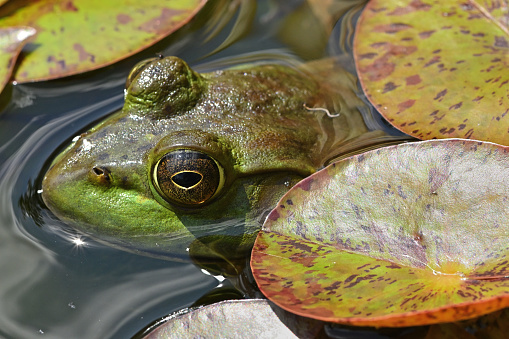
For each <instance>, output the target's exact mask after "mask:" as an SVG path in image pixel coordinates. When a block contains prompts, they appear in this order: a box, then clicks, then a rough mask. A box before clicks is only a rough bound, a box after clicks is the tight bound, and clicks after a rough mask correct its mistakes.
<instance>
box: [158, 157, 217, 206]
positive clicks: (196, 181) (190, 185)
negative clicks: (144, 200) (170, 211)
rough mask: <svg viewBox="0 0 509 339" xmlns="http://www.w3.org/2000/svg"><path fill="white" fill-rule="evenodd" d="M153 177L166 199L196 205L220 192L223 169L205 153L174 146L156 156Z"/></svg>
mask: <svg viewBox="0 0 509 339" xmlns="http://www.w3.org/2000/svg"><path fill="white" fill-rule="evenodd" d="M153 179H154V183H155V186H156V187H157V189H158V191H159V193H160V194H161V195H162V196H163V197H164V198H165V199H166V200H168V201H170V202H175V203H177V204H180V205H188V206H189V205H199V204H203V203H205V202H207V201H209V200H210V199H211V198H213V197H214V196H215V195H217V194H218V193H219V191H220V190H221V188H222V187H223V185H224V170H223V167H222V166H221V165H220V164H219V163H218V162H217V161H216V160H214V159H213V158H211V157H209V156H208V155H207V154H205V153H202V152H198V151H193V150H187V149H177V150H174V151H172V152H169V153H166V154H165V155H164V156H163V157H162V158H161V159H160V160H159V162H158V163H157V164H156V166H155V167H154V173H153Z"/></svg>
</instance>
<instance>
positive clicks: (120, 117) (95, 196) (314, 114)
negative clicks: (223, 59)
mask: <svg viewBox="0 0 509 339" xmlns="http://www.w3.org/2000/svg"><path fill="white" fill-rule="evenodd" d="M329 76H330V74H329ZM127 85H128V86H127V89H126V96H125V105H124V108H123V109H122V111H120V112H118V113H115V114H114V115H112V116H110V117H108V118H107V119H105V120H104V121H102V122H101V123H99V124H98V125H97V126H95V127H94V128H92V129H91V130H89V131H87V132H86V133H84V134H82V135H81V136H79V137H77V138H75V142H74V143H73V144H72V145H71V146H69V147H68V148H67V149H66V150H65V151H64V152H63V153H62V154H60V155H59V156H58V157H57V159H55V161H54V162H53V164H52V167H51V168H50V170H49V171H48V172H47V174H46V176H45V178H44V181H43V185H42V186H43V199H44V201H45V203H46V204H47V206H48V207H49V208H50V210H51V211H53V212H54V214H55V215H56V216H58V217H59V218H60V219H62V220H64V221H66V222H69V223H71V224H72V225H74V226H75V227H77V228H78V229H80V230H82V231H84V232H85V233H88V234H91V235H92V236H95V237H97V238H99V239H102V240H105V241H107V242H110V243H113V244H117V245H119V246H121V247H123V248H127V249H130V250H133V251H142V252H147V251H148V252H151V254H152V255H161V254H162V255H165V254H168V253H170V254H172V255H179V254H183V253H185V250H186V248H187V247H189V244H190V242H191V241H193V239H196V238H198V239H199V238H202V237H216V238H217V236H220V237H224V239H225V242H224V243H225V244H227V245H232V244H233V245H234V246H237V247H239V248H240V249H244V250H245V249H248V248H250V246H251V244H252V242H253V241H254V236H255V235H256V232H257V231H258V229H259V227H260V226H261V223H262V222H263V218H264V217H265V215H266V213H267V212H268V211H269V210H270V209H271V208H272V207H273V206H275V204H276V203H277V200H278V199H279V198H280V197H281V196H282V195H283V194H284V193H285V192H286V191H287V190H288V189H289V188H290V187H291V186H293V185H294V184H295V183H297V182H298V181H299V180H300V179H302V178H304V177H306V176H308V175H310V174H312V173H313V172H315V171H316V170H317V169H319V168H320V167H321V166H322V165H323V163H324V162H325V161H327V160H328V158H329V157H330V154H332V153H334V148H336V147H337V146H338V145H341V144H344V143H345V141H346V140H352V139H355V138H356V137H358V136H361V135H363V134H365V133H367V132H368V130H367V128H366V126H365V124H364V122H363V120H362V117H361V115H360V114H359V113H358V111H357V110H356V109H355V108H354V107H348V106H349V105H345V102H346V101H345V100H344V99H343V97H342V96H341V93H337V92H336V90H335V89H334V85H331V83H330V82H327V81H325V80H324V79H323V78H321V77H319V76H316V75H314V74H313V73H312V68H309V67H307V68H303V69H296V68H293V67H288V66H282V65H260V66H250V67H246V68H245V69H235V70H224V71H217V72H214V73H206V74H201V75H200V74H198V73H196V72H194V71H193V70H192V69H191V68H190V67H189V66H188V65H187V64H186V63H185V62H184V61H182V60H181V59H179V58H176V57H167V58H159V59H155V60H151V61H149V62H146V63H144V64H143V65H141V66H139V67H137V68H135V70H133V72H132V73H131V74H130V76H129V79H128V84H127ZM338 110H341V111H338ZM361 138H362V137H361Z"/></svg>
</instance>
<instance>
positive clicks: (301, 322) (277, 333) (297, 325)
mask: <svg viewBox="0 0 509 339" xmlns="http://www.w3.org/2000/svg"><path fill="white" fill-rule="evenodd" d="M322 327H323V323H321V322H319V321H315V320H312V319H305V318H304V319H303V318H301V317H298V316H296V315H294V314H291V313H290V314H289V313H287V312H286V311H284V310H281V309H279V308H278V307H277V306H274V305H273V304H272V303H271V302H269V301H267V300H263V299H251V300H249V299H246V300H228V301H223V302H219V303H216V304H212V305H208V306H204V307H201V308H197V309H194V310H191V311H190V312H189V313H185V314H181V315H177V316H171V317H170V319H168V320H167V321H166V322H164V323H162V324H160V325H159V326H157V325H156V328H155V329H154V330H153V331H152V332H150V333H149V334H148V335H147V336H146V337H145V338H147V339H155V338H165V339H166V338H315V337H316V334H317V333H318V332H319V331H320V330H321V328H322Z"/></svg>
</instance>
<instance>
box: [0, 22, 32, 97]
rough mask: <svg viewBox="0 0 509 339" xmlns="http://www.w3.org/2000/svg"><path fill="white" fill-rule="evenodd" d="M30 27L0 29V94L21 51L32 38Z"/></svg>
mask: <svg viewBox="0 0 509 339" xmlns="http://www.w3.org/2000/svg"><path fill="white" fill-rule="evenodd" d="M34 34H35V29H33V28H31V27H8V28H1V29H0V65H1V66H0V92H1V91H2V90H3V89H4V87H5V85H6V84H7V82H8V81H9V79H10V78H11V74H12V70H13V69H14V65H15V62H16V58H17V57H18V55H19V53H20V51H21V49H22V48H23V46H24V45H25V44H26V43H27V41H28V40H29V39H30V38H31V37H33V36H34Z"/></svg>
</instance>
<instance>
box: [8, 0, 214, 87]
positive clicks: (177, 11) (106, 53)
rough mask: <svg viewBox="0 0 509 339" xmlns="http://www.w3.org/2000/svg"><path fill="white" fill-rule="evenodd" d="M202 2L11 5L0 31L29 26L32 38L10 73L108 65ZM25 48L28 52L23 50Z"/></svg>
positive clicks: (57, 73)
mask: <svg viewBox="0 0 509 339" xmlns="http://www.w3.org/2000/svg"><path fill="white" fill-rule="evenodd" d="M205 3H206V0H185V1H183V0H165V1H161V0H158V1H153V0H148V1H133V0H128V1H125V0H110V1H89V0H73V1H67V0H65V1H64V0H49V1H30V2H21V4H22V7H20V8H17V7H16V6H20V2H16V1H12V2H9V3H7V4H6V5H5V6H3V7H2V8H1V9H0V17H2V18H0V27H9V26H15V25H29V26H31V27H34V28H36V29H37V32H38V33H37V36H36V38H35V39H34V41H33V44H30V45H29V46H27V48H26V49H25V51H26V52H28V53H27V54H26V55H25V56H24V58H23V60H22V61H21V63H20V65H19V68H18V70H17V72H16V74H15V79H16V81H18V82H28V81H41V80H49V79H56V78H61V77H64V76H69V75H74V74H78V73H82V72H86V71H90V70H94V69H97V68H100V67H104V66H107V65H110V64H112V63H114V62H116V61H118V60H121V59H124V58H126V57H128V56H130V55H133V54H135V53H137V52H139V51H141V50H143V49H145V48H147V47H148V46H150V45H152V44H154V43H156V42H158V41H159V40H161V39H162V38H164V37H166V36H168V35H169V34H171V33H172V32H174V31H175V30H177V29H178V28H180V27H181V26H183V25H184V24H186V23H187V22H188V21H189V20H190V19H192V18H193V16H194V15H195V14H196V13H197V12H198V11H199V10H200V9H201V8H202V7H203V5H204V4H205ZM28 47H29V48H28Z"/></svg>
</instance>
